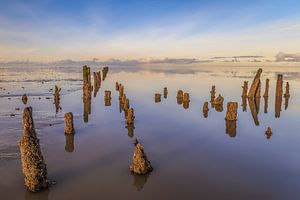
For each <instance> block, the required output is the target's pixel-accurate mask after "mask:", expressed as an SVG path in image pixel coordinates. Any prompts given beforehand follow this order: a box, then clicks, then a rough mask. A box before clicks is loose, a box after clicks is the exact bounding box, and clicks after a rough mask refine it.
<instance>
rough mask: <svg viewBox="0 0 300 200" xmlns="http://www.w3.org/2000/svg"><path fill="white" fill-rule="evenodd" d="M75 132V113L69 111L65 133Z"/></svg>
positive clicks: (66, 117) (66, 116) (66, 115)
mask: <svg viewBox="0 0 300 200" xmlns="http://www.w3.org/2000/svg"><path fill="white" fill-rule="evenodd" d="M74 132H75V131H74V124H73V113H72V112H67V113H66V114H65V133H66V134H73V133H74Z"/></svg>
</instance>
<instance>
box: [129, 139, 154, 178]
mask: <svg viewBox="0 0 300 200" xmlns="http://www.w3.org/2000/svg"><path fill="white" fill-rule="evenodd" d="M134 143H135V150H134V153H133V157H132V164H131V165H130V171H131V172H133V173H135V174H140V175H145V174H147V173H149V172H151V171H152V170H153V168H152V166H151V163H150V161H149V160H148V158H147V156H146V154H145V152H144V148H143V146H142V145H141V144H140V143H139V142H138V141H137V140H135V142H134Z"/></svg>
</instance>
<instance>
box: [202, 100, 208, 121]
mask: <svg viewBox="0 0 300 200" xmlns="http://www.w3.org/2000/svg"><path fill="white" fill-rule="evenodd" d="M202 110H203V117H204V118H207V117H208V111H209V109H208V102H207V101H206V102H204V104H203V109H202Z"/></svg>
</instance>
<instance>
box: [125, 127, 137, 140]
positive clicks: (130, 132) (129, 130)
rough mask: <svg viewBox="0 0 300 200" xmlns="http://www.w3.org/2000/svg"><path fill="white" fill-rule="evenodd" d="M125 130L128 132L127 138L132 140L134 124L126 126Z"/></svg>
mask: <svg viewBox="0 0 300 200" xmlns="http://www.w3.org/2000/svg"><path fill="white" fill-rule="evenodd" d="M125 128H126V129H127V130H128V137H130V138H132V137H133V136H134V129H135V127H134V124H127V125H126V126H125Z"/></svg>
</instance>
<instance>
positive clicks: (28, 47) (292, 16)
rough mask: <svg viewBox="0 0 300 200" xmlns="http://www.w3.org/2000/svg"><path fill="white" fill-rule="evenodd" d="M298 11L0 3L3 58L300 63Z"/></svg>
mask: <svg viewBox="0 0 300 200" xmlns="http://www.w3.org/2000/svg"><path fill="white" fill-rule="evenodd" d="M299 10H300V1H299V0H252V1H237V0H227V1H224V0H198V1H183V0H181V1H178V0H172V1H171V0H149V1H143V0H137V1H135V0H132V1H124V0H123V1H121V0H107V1H93V0H90V1H84V0H76V1H71V0H70V1H69V0H57V1H51V0H23V1H21V0H0V27H1V29H0V61H1V62H4V61H14V60H32V61H39V62H50V61H56V60H65V59H72V60H90V59H94V58H97V59H100V60H108V59H122V60H131V59H142V60H147V59H148V60H149V59H166V58H172V59H179V58H180V59H183V58H184V59H199V60H202V59H203V60H207V59H211V58H214V59H219V58H222V59H228V60H229V61H230V60H232V59H234V58H233V57H234V56H249V58H251V56H258V57H253V58H252V59H253V61H255V60H256V59H261V57H262V58H263V59H264V60H276V59H277V60H278V58H279V59H282V56H283V59H285V56H286V55H293V56H295V58H296V59H294V60H293V61H297V62H299V61H300V55H299V52H300V12H299ZM279 56H281V57H279Z"/></svg>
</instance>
